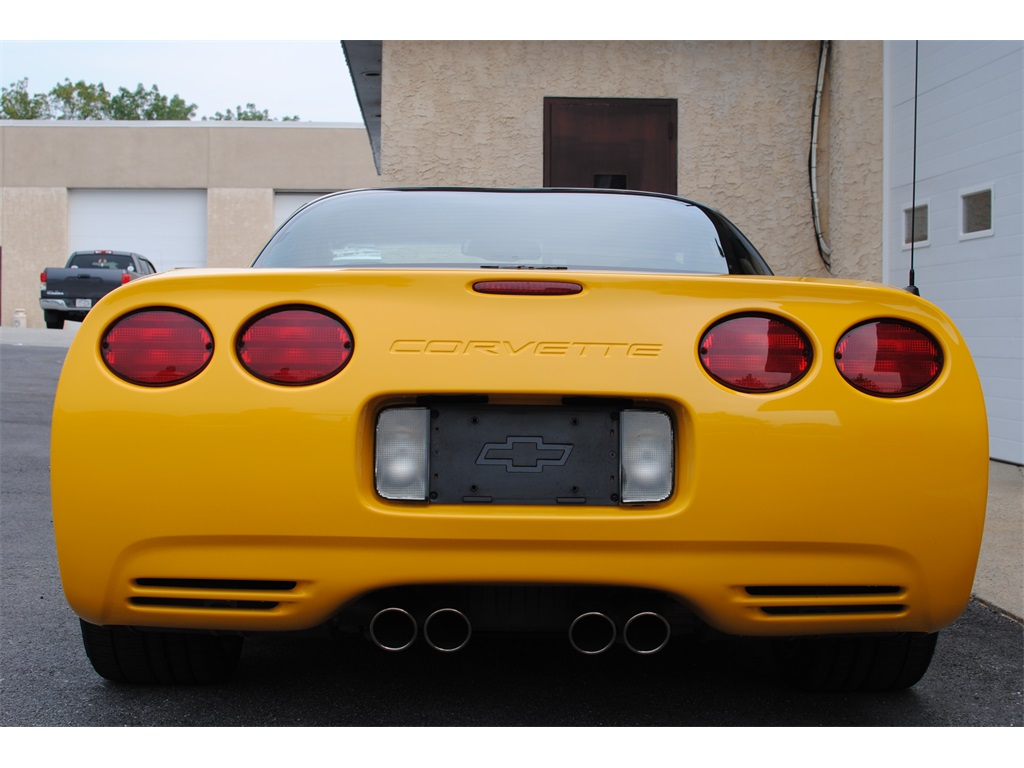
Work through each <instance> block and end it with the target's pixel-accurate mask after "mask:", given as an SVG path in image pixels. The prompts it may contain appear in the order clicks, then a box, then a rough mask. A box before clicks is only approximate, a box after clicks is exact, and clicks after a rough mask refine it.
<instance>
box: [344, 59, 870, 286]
mask: <svg viewBox="0 0 1024 768" xmlns="http://www.w3.org/2000/svg"><path fill="white" fill-rule="evenodd" d="M343 45H344V46H345V51H346V55H347V57H348V59H349V67H350V69H351V71H352V75H353V80H354V82H355V84H356V91H357V94H358V95H359V98H360V102H361V104H362V105H363V112H364V115H365V116H366V122H367V127H368V128H369V130H370V134H371V142H372V144H373V145H374V149H375V151H376V153H377V162H378V164H379V167H380V170H381V174H382V175H381V178H382V183H383V184H384V185H419V184H430V185H432V184H442V185H481V186H542V185H550V186H561V185H562V183H561V182H560V181H559V180H558V179H557V178H554V177H553V176H552V173H551V171H553V170H554V168H553V167H552V166H555V165H557V164H558V162H559V159H560V157H562V156H564V155H565V154H567V153H569V154H573V153H575V152H576V150H578V149H579V148H580V147H586V146H588V145H589V146H590V147H591V149H592V152H593V153H594V154H596V155H597V156H598V158H600V159H601V160H606V159H608V158H609V157H610V156H612V155H615V154H616V153H618V154H619V155H620V157H619V158H618V159H619V160H622V161H623V162H620V165H621V166H622V167H618V168H615V167H603V166H602V165H601V161H600V160H595V161H594V162H595V163H596V164H595V165H594V166H593V168H592V169H591V170H592V173H591V172H588V169H586V168H584V169H583V172H582V173H581V174H577V175H575V176H569V177H568V178H570V180H571V181H572V182H574V183H573V184H572V185H573V186H577V185H585V186H592V184H591V183H589V182H590V181H591V179H592V178H594V177H597V176H602V177H604V178H607V177H609V176H610V177H613V178H615V177H617V178H618V180H619V182H620V183H621V182H623V178H622V177H623V176H630V178H629V179H626V180H625V182H626V183H625V184H624V185H625V186H629V187H633V184H632V175H631V174H628V173H626V170H627V168H626V167H625V166H627V165H628V164H629V163H628V158H623V157H621V155H622V154H623V153H625V154H628V153H629V152H630V151H634V152H641V153H645V154H647V155H648V156H650V155H652V154H654V152H655V151H656V148H655V147H653V146H652V144H651V142H650V141H648V140H645V139H644V137H643V131H644V128H643V126H642V125H640V124H637V123H635V122H630V119H629V118H625V119H620V120H619V121H618V123H617V124H613V125H612V128H611V131H612V133H613V136H612V138H610V139H609V138H607V137H605V138H598V139H597V140H596V143H595V137H593V136H590V135H587V130H586V128H587V126H593V125H595V124H597V123H600V122H602V118H601V116H600V115H599V114H598V115H597V116H596V117H595V116H594V115H595V113H593V112H591V113H589V114H587V115H585V116H584V118H583V120H582V123H583V125H584V130H583V131H582V132H577V133H575V134H573V133H572V132H571V131H572V127H571V126H570V133H569V135H567V136H565V135H563V136H558V135H557V126H556V125H553V124H554V123H556V122H557V117H558V116H557V114H554V112H555V110H556V109H558V108H561V107H565V106H569V107H572V108H577V107H586V105H587V102H590V103H591V104H595V105H596V109H598V110H600V109H602V108H603V109H608V108H621V107H623V106H626V107H628V106H629V104H630V103H631V102H632V103H636V104H637V105H638V106H639V107H641V108H642V107H643V106H644V104H643V103H642V102H647V103H650V102H655V101H656V102H659V104H658V105H656V106H659V107H660V106H664V105H665V104H667V105H668V107H669V110H670V112H671V115H670V116H671V118H673V121H672V128H671V130H672V131H673V138H674V151H672V150H670V153H669V155H668V157H669V160H668V161H667V162H666V164H668V165H671V166H672V168H671V170H672V172H673V175H674V176H675V186H674V188H670V189H664V188H662V189H658V190H656V191H669V192H672V193H675V194H679V195H681V196H683V197H690V198H693V199H695V200H698V201H700V202H703V203H706V204H708V205H711V206H712V207H715V208H718V209H719V210H721V211H722V212H723V213H724V214H725V215H726V216H727V217H728V218H730V219H731V220H732V221H733V223H735V224H736V225H737V226H738V227H739V228H740V229H741V230H742V231H743V232H744V233H745V234H746V235H747V236H748V237H749V238H750V239H751V241H752V242H753V243H754V244H755V245H756V246H757V247H758V249H759V250H760V251H761V252H762V254H763V255H764V256H765V258H766V259H767V261H768V263H769V264H770V265H771V266H772V268H773V269H774V270H775V271H776V273H778V274H797V275H819V276H821V275H827V274H829V272H828V270H827V269H826V268H825V266H824V262H823V259H822V258H821V256H820V255H819V252H818V238H817V236H816V233H815V228H814V223H813V215H812V201H811V184H810V176H809V162H808V159H809V156H810V154H811V142H812V115H813V112H814V104H815V93H816V90H817V89H816V84H817V82H818V71H819V63H820V62H821V56H820V54H821V46H820V44H819V43H818V42H817V41H803V42H777V41H768V42H728V41H698V42H685V41H674V42H653V41H639V42H637V41H631V42H606V41H583V42H567V41H558V42H545V41H529V42H522V41H491V42H473V41H467V42H422V41H416V42H399V41H384V42H383V43H381V42H379V41H358V42H356V41H344V43H343ZM882 83H883V44H882V43H881V42H846V41H842V42H834V43H832V44H831V46H830V49H829V53H828V56H827V59H826V62H825V76H824V78H823V88H822V94H821V108H820V121H819V123H818V133H817V137H816V138H817V151H816V152H815V153H814V154H815V161H816V166H817V168H816V185H817V190H818V197H819V200H820V206H819V210H820V215H819V219H820V222H821V229H822V233H823V236H824V241H825V243H826V246H827V247H828V248H830V250H831V252H832V253H831V264H832V269H831V274H832V275H834V276H836V277H857V278H868V279H873V280H881V278H882V218H883V216H882V214H883V170H882V169H883V157H882V152H883V122H884V120H883V112H884V99H883V85H882ZM612 122H613V123H614V122H615V121H614V120H613V121H612ZM616 131H617V133H616ZM655 138H657V137H655ZM645 141H646V143H644V142H645ZM638 142H639V143H640V146H638ZM612 165H614V163H612ZM563 178H564V177H563ZM612 185H614V184H612ZM638 188H648V189H652V188H654V187H650V186H643V185H642V184H641V185H638Z"/></svg>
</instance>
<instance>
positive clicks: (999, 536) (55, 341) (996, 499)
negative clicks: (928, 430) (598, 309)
mask: <svg viewBox="0 0 1024 768" xmlns="http://www.w3.org/2000/svg"><path fill="white" fill-rule="evenodd" d="M78 328H79V323H67V324H66V327H65V328H64V330H60V331H58V330H49V329H46V328H11V327H2V328H0V344H14V345H17V346H26V347H63V348H65V349H66V348H67V347H69V346H70V345H71V341H72V339H74V338H75V334H76V333H77V331H78ZM988 478H989V488H988V507H987V511H986V515H985V534H984V537H983V539H982V542H981V557H980V558H979V561H978V570H977V573H976V574H975V578H974V590H973V594H974V597H975V598H976V599H978V600H980V601H981V602H983V603H985V604H987V605H989V606H991V607H993V608H995V609H997V610H999V611H1001V612H1002V613H1005V614H1007V615H1009V616H1012V617H1014V618H1016V619H1017V620H1022V619H1024V467H1020V466H1017V465H1015V464H1006V463H1003V462H1000V461H992V462H990V464H989V476H988Z"/></svg>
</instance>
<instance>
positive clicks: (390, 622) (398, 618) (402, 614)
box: [370, 608, 417, 651]
mask: <svg viewBox="0 0 1024 768" xmlns="http://www.w3.org/2000/svg"><path fill="white" fill-rule="evenodd" d="M416 634H417V626H416V619H414V618H413V617H412V614H411V613H409V612H408V611H407V610H405V609H403V608H384V609H383V610H380V611H377V613H376V614H374V617H373V618H372V619H371V620H370V639H371V640H372V641H373V643H374V645H376V646H377V647H378V648H381V649H383V650H385V651H404V650H405V649H406V648H408V647H409V646H410V645H412V644H413V642H414V641H415V640H416Z"/></svg>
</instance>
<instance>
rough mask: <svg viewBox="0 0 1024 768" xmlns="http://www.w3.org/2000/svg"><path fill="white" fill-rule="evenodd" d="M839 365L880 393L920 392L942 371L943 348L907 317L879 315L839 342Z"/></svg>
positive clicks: (864, 387)
mask: <svg viewBox="0 0 1024 768" xmlns="http://www.w3.org/2000/svg"><path fill="white" fill-rule="evenodd" d="M835 357H836V367H837V368H838V369H839V373H840V374H842V377H843V378H844V379H846V381H847V382H849V383H850V384H851V385H852V386H854V387H856V388H857V389H859V390H860V391H861V392H866V393H867V394H869V395H877V396H880V397H901V396H904V395H912V394H914V393H915V392H920V391H921V390H922V389H925V388H926V387H927V386H929V385H930V384H931V383H932V382H933V381H935V379H937V378H938V376H939V373H941V372H942V363H943V358H942V348H941V347H940V346H939V344H938V342H937V341H935V339H934V337H932V335H931V334H930V333H928V332H927V331H926V330H924V329H923V328H921V327H919V326H917V325H914V324H913V323H910V322H907V321H906V320H895V319H879V320H871V321H869V322H866V323H861V324H860V325H856V326H854V327H853V328H851V329H850V330H848V331H847V332H846V333H845V334H843V336H842V338H840V339H839V343H838V344H836V353H835Z"/></svg>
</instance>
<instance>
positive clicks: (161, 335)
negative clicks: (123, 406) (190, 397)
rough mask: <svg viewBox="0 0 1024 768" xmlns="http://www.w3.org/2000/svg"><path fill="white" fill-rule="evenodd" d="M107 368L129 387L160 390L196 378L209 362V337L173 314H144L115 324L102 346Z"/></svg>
mask: <svg viewBox="0 0 1024 768" xmlns="http://www.w3.org/2000/svg"><path fill="white" fill-rule="evenodd" d="M100 355H101V356H102V357H103V362H104V363H106V364H107V368H109V369H110V370H111V372H112V373H114V374H115V375H116V376H119V377H121V378H122V379H124V380H125V381H129V382H131V383H132V384H141V385H144V386H150V387H163V386H168V385H170V384H180V383H181V382H183V381H187V380H188V379H191V378H192V377H193V376H195V375H196V374H198V373H199V372H200V371H201V370H203V368H205V367H206V364H207V363H209V362H210V358H211V357H213V334H212V333H210V329H209V328H207V327H206V325H205V324H204V323H203V321H202V320H200V319H199V318H197V317H195V316H193V315H190V314H188V313H187V312H182V311H180V310H177V309H166V308H154V309H143V310H139V311H138V312H133V313H131V314H129V315H125V316H124V317H122V318H120V319H119V320H116V321H115V322H114V323H113V324H112V325H111V326H110V327H109V328H107V330H106V333H104V334H103V338H102V340H101V342H100Z"/></svg>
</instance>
